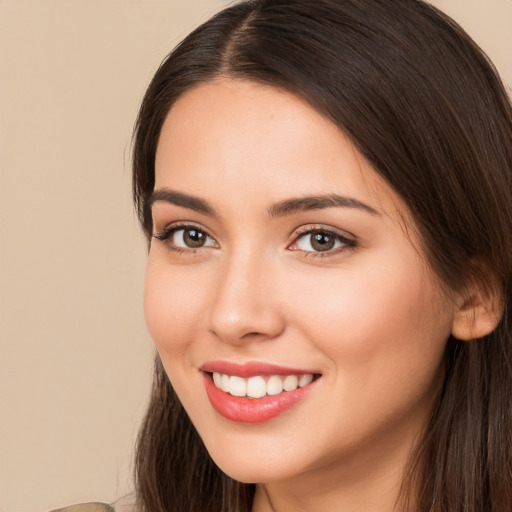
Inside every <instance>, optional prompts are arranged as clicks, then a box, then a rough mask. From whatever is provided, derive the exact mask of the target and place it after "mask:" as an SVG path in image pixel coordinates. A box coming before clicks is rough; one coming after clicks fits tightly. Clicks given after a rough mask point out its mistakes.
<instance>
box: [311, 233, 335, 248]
mask: <svg viewBox="0 0 512 512" xmlns="http://www.w3.org/2000/svg"><path fill="white" fill-rule="evenodd" d="M309 236H310V243H311V247H313V249H314V250H315V251H329V250H331V249H333V248H334V244H335V243H336V239H335V238H334V236H332V235H331V234H330V233H325V232H324V231H314V232H313V233H311V234H310V235H309Z"/></svg>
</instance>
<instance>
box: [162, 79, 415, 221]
mask: <svg viewBox="0 0 512 512" xmlns="http://www.w3.org/2000/svg"><path fill="white" fill-rule="evenodd" d="M155 164H156V183H155V189H159V188H163V187H166V188H180V191H183V192H186V193H190V194H194V195H200V196H206V197H209V198H211V199H212V200H213V201H214V202H215V201H216V199H218V201H219V202H220V203H222V204H223V205H227V204H228V203H233V202H236V199H237V198H238V199H240V201H239V207H240V208H242V209H243V208H246V207H248V206H249V204H252V203H257V202H259V203H264V202H265V201H266V202H271V201H279V200H283V199H286V197H289V196H302V195H306V194H307V195H311V194H326V193H336V194H340V195H341V194H342V195H351V196H354V197H357V198H358V199H361V200H363V199H364V200H365V201H367V202H368V201H369V202H371V203H372V204H373V205H374V206H375V207H376V209H379V210H381V211H383V212H384V213H386V214H391V215H395V214H396V212H397V208H398V209H399V210H400V211H401V212H402V213H401V217H402V216H403V213H404V212H406V210H407V209H406V207H405V205H403V204H402V201H401V200H400V198H399V197H398V196H397V194H396V193H394V191H393V190H392V189H391V188H390V187H389V186H388V185H387V183H386V182H384V180H383V179H382V178H381V177H380V176H379V175H378V174H377V173H376V172H375V170H374V169H373V168H372V167H371V165H370V164H369V163H368V162H367V161H366V160H365V159H364V157H363V156H362V155H361V154H360V153H359V152H358V151H357V149H356V148H355V147H354V145H353V144H352V142H351V140H350V139H349V138H348V137H347V136H346V134H345V133H344V132H343V131H342V130H340V129H339V128H338V127H337V126H336V125H335V124H334V123H333V122H331V121H330V120H329V119H327V118H326V117H325V116H323V115H322V114H320V113H319V112H318V111H316V110H315V109H314V108H312V107H311V106H310V105H309V104H308V103H306V102H305V101H304V100H303V99H301V98H299V97H297V96H295V95H293V94H291V93H289V92H287V91H284V90H281V89H277V88H275V87H271V86H267V85H262V84H256V83H253V82H249V81H242V80H232V79H223V80H216V81H213V82H208V83H204V84H201V85H199V86H197V87H195V88H193V89H191V90H189V91H188V92H186V93H185V94H184V95H183V96H182V97H180V98H179V99H178V101H177V102H176V103H175V104H174V105H173V107H172V108H171V110H170V112H169V114H168V115H167V118H166V120H165V122H164V125H163V128H162V131H161V135H160V140H159V144H158V148H157V154H156V162H155ZM246 189H251V190H253V191H254V194H253V195H252V196H251V197H250V198H243V196H244V194H243V191H244V190H246ZM233 192H236V193H235V194H233ZM247 199H249V202H247Z"/></svg>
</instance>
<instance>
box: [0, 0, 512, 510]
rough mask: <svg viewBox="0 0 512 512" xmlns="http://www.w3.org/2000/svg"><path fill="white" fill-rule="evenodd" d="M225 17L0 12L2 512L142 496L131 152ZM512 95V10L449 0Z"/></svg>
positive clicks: (146, 348)
mask: <svg viewBox="0 0 512 512" xmlns="http://www.w3.org/2000/svg"><path fill="white" fill-rule="evenodd" d="M227 3H228V2H226V1H221V0H165V1H156V0H0V258H1V260H0V269H1V270H0V512H7V511H9V512H31V511H34V512H36V511H44V510H48V509H51V508H53V507H57V506H61V505H65V504H70V503H74V502H79V501H89V500H104V501H112V500H113V499H115V497H117V496H120V495H122V494H123V493H126V492H128V491H129V490H130V487H131V482H130V475H131V462H132V459H131V456H132V445H133V441H134V437H135V434H136V431H137V426H138V424H139V421H140V418H141V414H142V412H143V410H144V406H145V402H146V397H147V394H148V389H149V382H150V368H151V358H152V353H153V349H152V346H151V342H150V340H149V337H148V335H147V333H146V331H145V327H144V321H143V317H142V299H141V297H142V283H143V272H144V259H145V249H144V243H143V240H142V237H141V235H140V233H139V231H138V227H137V224H136V221H135V217H134V215H133V212H132V207H131V203H130V184H129V179H130V177H129V174H130V171H129V149H130V148H129V145H130V136H131V129H132V124H133V121H134V119H135V115H136V111H137V107H138V104H139V102H140V99H141V97H142V94H143V92H144V89H145V87H146V86H147V84H148V81H149V80H150V78H151V76H152V73H153V71H154V70H155V69H156V67H157V66H158V64H159V63H160V61H161V59H162V58H163V57H164V55H165V54H166V53H167V52H168V51H169V50H170V49H171V48H172V47H173V46H174V44H175V43H176V42H177V41H179V39H180V38H182V37H183V36H184V35H185V34H186V33H188V32H189V31H190V29H192V28H193V27H194V26H196V25H197V24H198V23H199V22H200V21H201V20H204V19H205V18H206V17H208V15H209V14H211V13H212V12H214V11H216V10H217V9H218V8H220V7H221V6H222V5H226V4H227ZM434 3H435V4H436V5H438V6H440V7H441V8H442V9H444V10H445V11H446V12H447V13H449V14H450V15H452V16H453V17H454V18H455V19H456V20H458V21H459V22H460V23H461V24H462V25H463V26H464V27H465V28H466V29H467V30H468V31H469V32H470V34H472V35H473V37H474V38H475V39H476V40H477V42H479V43H480V44H481V46H482V47H483V48H484V49H485V50H486V51H487V52H488V54H489V55H490V56H491V57H492V58H493V60H494V61H495V63H496V65H497V67H498V68H499V69H500V70H501V72H502V74H503V76H504V77H505V79H506V81H507V82H508V84H512V0H438V1H436V2H434Z"/></svg>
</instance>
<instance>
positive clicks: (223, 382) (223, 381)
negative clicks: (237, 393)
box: [220, 374, 229, 393]
mask: <svg viewBox="0 0 512 512" xmlns="http://www.w3.org/2000/svg"><path fill="white" fill-rule="evenodd" d="M220 389H222V391H225V392H226V393H229V375H225V374H222V375H221V377H220Z"/></svg>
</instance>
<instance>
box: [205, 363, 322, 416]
mask: <svg viewBox="0 0 512 512" xmlns="http://www.w3.org/2000/svg"><path fill="white" fill-rule="evenodd" d="M201 370H202V373H203V376H204V385H205V390H206V394H207V396H208V399H209V401H210V403H211V405H212V406H213V408H214V409H215V410H216V411H217V412H218V413H219V414H220V415H221V416H223V417H224V418H226V419H228V420H231V421H235V422H240V423H262V422H264V421H268V420H270V419H272V418H275V417H276V416H279V415H280V414H282V413H284V412H285V411H288V410H289V409H291V408H292V407H294V406H296V405H297V404H299V403H301V402H302V401H303V400H304V399H305V398H306V396H307V395H308V394H309V392H310V391H311V390H312V389H313V388H314V387H315V385H316V383H317V381H318V380H319V379H320V377H321V375H320V374H318V373H316V372H315V373H313V372H311V371H309V372H307V371H303V370H292V369H289V368H283V367H278V366H275V365H267V364H262V363H247V364H245V365H238V364H233V363H228V362H214V363H210V364H205V365H204V366H203V367H202V368H201Z"/></svg>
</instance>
